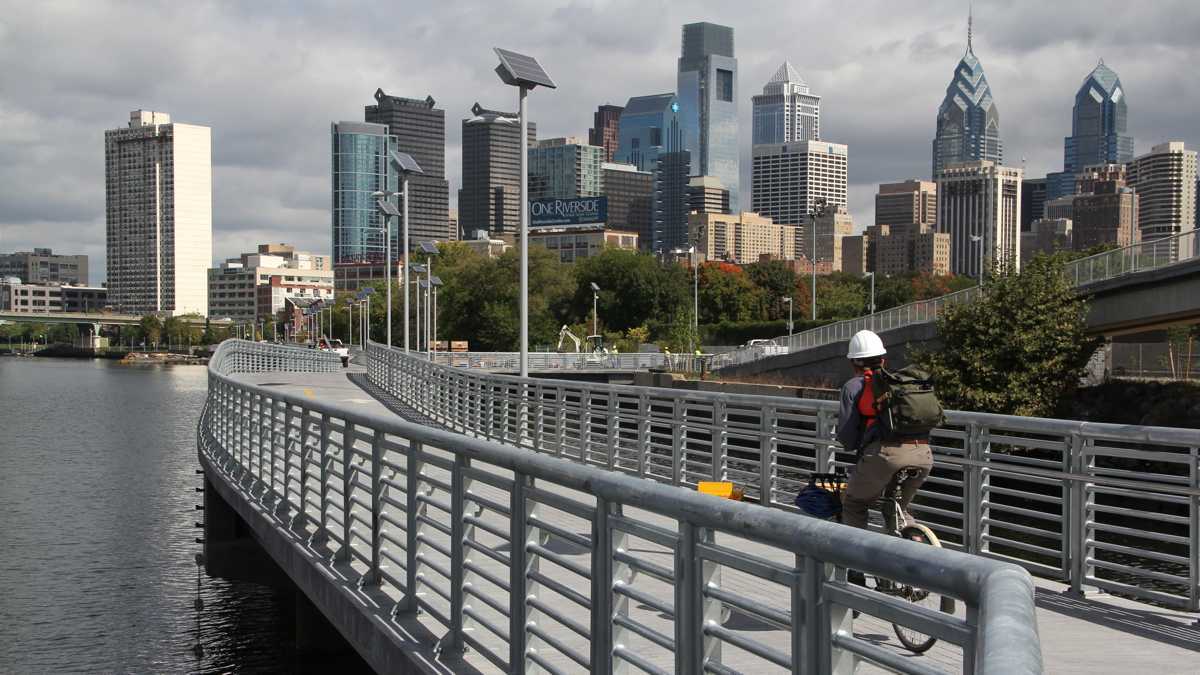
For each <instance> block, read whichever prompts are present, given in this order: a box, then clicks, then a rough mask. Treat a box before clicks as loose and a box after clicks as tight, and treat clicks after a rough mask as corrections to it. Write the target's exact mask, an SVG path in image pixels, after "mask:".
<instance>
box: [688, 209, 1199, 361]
mask: <svg viewBox="0 0 1200 675" xmlns="http://www.w3.org/2000/svg"><path fill="white" fill-rule="evenodd" d="M1198 256H1200V239H1198V238H1197V232H1196V231H1195V230H1191V231H1188V232H1183V233H1180V234H1176V235H1172V236H1170V237H1162V238H1159V239H1147V240H1145V241H1140V242H1138V243H1136V244H1132V245H1129V246H1125V247H1123V248H1118V249H1113V250H1111V251H1105V252H1103V253H1097V254H1096V255H1092V256H1088V257H1086V258H1080V259H1078V260H1072V261H1071V262H1069V263H1067V264H1066V266H1065V267H1064V269H1063V274H1064V275H1065V276H1066V277H1067V279H1069V280H1071V282H1072V283H1073V284H1075V286H1079V287H1082V286H1087V285H1088V284H1094V283H1097V282H1100V281H1106V280H1108V279H1113V278H1116V277H1119V276H1123V275H1126V274H1136V273H1138V272H1146V271H1149V270H1154V269H1159V268H1162V267H1169V266H1171V265H1176V264H1179V263H1182V262H1188V261H1191V260H1195V259H1196V258H1197V257H1198ZM980 292H981V289H980V287H979V286H972V287H971V288H967V289H963V290H961V291H955V292H954V293H948V294H946V295H942V296H939V297H936V298H930V299H929V300H918V301H916V302H910V303H908V304H906V305H900V306H899V307H893V308H891V309H886V310H883V311H882V312H875V313H874V314H867V315H865V316H860V317H858V318H856V319H847V320H845V321H837V322H834V323H830V324H827V325H824V326H818V327H816V328H812V329H809V330H806V331H803V332H800V333H793V334H791V335H781V336H779V337H777V338H775V339H774V342H775V343H776V344H779V345H782V346H784V347H786V348H787V350H788V351H789V352H797V351H801V350H804V349H812V348H814V347H820V346H823V345H827V344H833V343H837V342H845V341H848V340H849V339H850V338H851V337H853V336H854V334H855V333H857V332H858V331H860V330H871V331H875V332H877V333H878V332H882V331H888V330H894V329H896V328H903V327H904V326H911V325H914V324H920V323H928V322H930V321H936V320H937V318H938V316H939V315H940V314H941V313H942V312H944V311H945V310H946V308H948V307H951V306H953V305H957V304H962V303H965V302H972V301H974V300H975V299H976V298H978V297H979V294H980ZM765 355H767V354H765V353H764V352H763V351H762V350H761V349H760V350H757V351H756V350H755V349H754V348H752V347H751V348H742V349H737V350H734V351H731V352H726V353H725V354H718V355H717V356H716V357H715V358H714V359H713V361H712V363H711V367H712V368H726V367H729V366H736V365H739V364H742V363H749V362H751V361H757V360H758V359H760V358H763V357H764V356H765Z"/></svg>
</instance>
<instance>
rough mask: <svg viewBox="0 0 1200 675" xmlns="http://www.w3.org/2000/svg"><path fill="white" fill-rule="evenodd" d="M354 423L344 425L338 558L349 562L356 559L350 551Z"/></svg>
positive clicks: (352, 519)
mask: <svg viewBox="0 0 1200 675" xmlns="http://www.w3.org/2000/svg"><path fill="white" fill-rule="evenodd" d="M354 433H355V432H354V423H353V422H351V421H349V420H347V421H346V423H345V426H344V427H342V546H341V548H339V549H338V552H337V556H336V557H335V559H336V560H341V561H344V562H349V561H351V560H353V559H354V555H353V554H352V553H351V552H350V547H351V543H350V541H351V540H350V529H351V525H352V524H353V522H354V518H353V517H352V516H351V513H352V511H353V509H354V502H352V501H350V490H351V486H352V485H354V482H353V479H352V478H351V476H350V471H351V467H352V466H353V464H352V463H351V457H352V456H353V455H354Z"/></svg>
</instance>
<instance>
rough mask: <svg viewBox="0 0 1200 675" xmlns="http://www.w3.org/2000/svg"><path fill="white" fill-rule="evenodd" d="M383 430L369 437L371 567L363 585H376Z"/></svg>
mask: <svg viewBox="0 0 1200 675" xmlns="http://www.w3.org/2000/svg"><path fill="white" fill-rule="evenodd" d="M382 494H383V432H382V431H379V430H378V429H376V430H375V434H374V435H373V436H372V437H371V569H369V570H367V573H366V574H364V575H363V577H362V585H363V586H377V585H379V583H380V580H381V579H382V577H381V575H380V574H379V549H380V548H382V546H383V518H382V516H383V500H382V499H380V496H381V495H382Z"/></svg>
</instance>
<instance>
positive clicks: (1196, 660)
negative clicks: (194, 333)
mask: <svg viewBox="0 0 1200 675" xmlns="http://www.w3.org/2000/svg"><path fill="white" fill-rule="evenodd" d="M363 376H364V371H363V369H362V368H360V367H357V366H353V365H352V366H351V367H350V368H349V369H347V370H344V371H342V372H337V373H330V374H301V373H261V374H255V375H245V376H239V379H243V380H245V381H248V382H253V383H255V384H259V385H262V386H266V387H268V388H278V389H279V390H281V391H284V392H287V393H290V394H294V395H298V396H307V397H311V398H318V399H320V400H322V401H326V402H329V403H334V404H337V405H340V406H348V407H351V408H357V409H361V410H366V411H371V412H376V413H382V412H389V413H391V414H400V415H403V416H404V417H406V418H409V419H410V420H411V421H416V422H419V423H425V424H429V423H430V421H429V420H428V419H424V418H422V417H421V416H419V415H415V414H414V413H413V411H412V410H411V409H408V408H405V407H402V406H399V405H398V404H397V402H395V401H394V400H391V399H389V398H388V397H386V395H383V394H382V393H381V392H379V391H378V390H374V389H373V388H371V387H369V385H368V386H367V387H366V389H364V388H360V387H359V386H358V385H356V384H355V382H354V381H352V379H351V377H353V378H354V379H355V380H358V379H360V378H362V377H363ZM377 397H378V398H377ZM485 496H486V495H485ZM495 496H499V494H497V495H495ZM570 496H571V497H572V498H575V497H576V495H570ZM642 515H643V514H641V513H639V514H638V516H642ZM644 515H645V518H646V520H647V522H653V521H654V520H655V519H656V516H654V515H653V514H644ZM556 520H557V519H556V518H555V517H554V516H553V515H552V514H549V513H548V514H547V521H548V522H555V521H556ZM559 524H560V525H562V526H563V527H565V528H578V527H579V526H580V523H578V522H573V521H572V520H570V519H564V520H562V522H561V523H559ZM664 525H666V523H664ZM558 543H559V544H561V546H559V547H557V549H558V550H559V551H561V552H563V553H566V554H567V555H572V556H574V555H578V556H581V557H580V560H581V562H583V561H585V560H586V556H587V555H589V554H590V551H588V550H585V549H581V550H578V551H572V546H573V545H572V544H570V543H569V542H566V541H562V542H558ZM731 543H733V542H731ZM734 545H741V544H740V543H735V544H734ZM748 552H749V551H748ZM643 553H652V552H651V551H644V552H643ZM754 553H756V554H759V555H768V553H767V552H766V551H765V547H764V550H763V551H754ZM776 553H779V554H782V552H776ZM662 554H663V560H662V561H659V562H660V563H666V562H669V560H670V557H669V551H663V552H662ZM485 562H486V559H485ZM780 562H783V563H786V562H787V561H784V560H782V559H781V560H780ZM1035 583H1036V586H1037V597H1036V600H1037V606H1038V626H1039V632H1040V634H1041V641H1042V653H1043V658H1044V662H1045V671H1046V672H1047V673H1080V674H1083V673H1088V674H1091V673H1145V674H1146V675H1174V674H1177V673H1178V674H1180V675H1184V674H1195V673H1198V672H1200V666H1198V665H1197V664H1200V623H1198V622H1197V617H1196V616H1194V615H1188V614H1185V613H1181V612H1176V611H1171V610H1166V609H1161V608H1157V607H1154V606H1151V605H1147V604H1144V603H1139V602H1135V601H1131V600H1126V599H1123V598H1117V597H1113V596H1109V595H1100V596H1096V597H1089V598H1086V599H1080V598H1074V597H1071V596H1068V595H1065V594H1064V593H1063V591H1064V589H1065V588H1066V587H1065V586H1063V585H1062V584H1059V583H1056V582H1053V581H1048V580H1043V579H1036V578H1035ZM722 585H723V586H726V587H728V588H730V589H731V590H734V591H736V592H738V593H743V594H747V595H756V594H758V593H762V594H763V595H764V597H763V601H764V602H768V603H770V602H773V601H774V600H777V599H772V598H771V597H770V595H769V589H765V590H764V589H761V588H760V589H756V588H755V587H753V586H750V585H744V584H743V582H742V580H739V579H737V575H736V573H735V574H726V575H725V576H724V577H723V580H722ZM664 591H666V589H665V588H664ZM665 599H666V600H667V601H670V596H669V595H668V596H667V597H666V598H665ZM555 604H557V603H555ZM959 605H960V608H959V611H960V613H961V611H962V608H961V603H959ZM423 623H428V624H429V628H430V631H431V632H432V633H437V632H438V631H440V630H441V628H440V627H438V626H437V625H436V623H435V622H433V621H432V620H431V619H428V618H425V619H423ZM585 624H586V622H585ZM664 627H669V623H667V624H666V625H665V626H664ZM668 630H669V628H668ZM746 630H750V631H756V632H757V635H756V636H755V639H758V640H769V641H771V642H774V641H775V639H778V640H779V641H780V643H781V644H780V647H781V648H783V649H786V648H787V642H786V639H787V636H786V633H784V632H782V631H770V630H763V629H762V627H749V628H746ZM854 632H855V634H856V635H858V636H859V637H862V638H864V639H870V640H872V641H875V642H877V643H878V644H880V645H881V646H885V647H888V648H889V649H892V650H894V651H895V652H896V653H898V654H903V655H905V656H906V657H909V658H914V659H919V660H921V662H922V664H923V665H925V666H927V667H931V668H933V669H936V670H940V671H945V672H959V671H960V669H961V666H960V663H961V650H959V649H958V648H956V647H953V646H951V645H944V644H940V643H939V644H938V645H937V646H935V647H934V648H933V649H932V650H931V651H930V652H929V653H927V654H925V655H923V656H915V655H909V654H908V653H907V652H906V651H905V650H904V649H903V647H901V646H900V645H899V644H898V642H897V641H896V639H895V636H894V635H893V633H892V630H891V626H890V625H889V624H887V623H885V622H882V621H879V620H877V619H874V618H872V617H868V616H863V617H860V618H859V619H858V620H856V621H855V622H854ZM771 633H778V636H775V635H771ZM562 637H563V639H564V642H566V643H567V644H568V645H570V646H572V647H573V648H582V649H583V653H586V647H582V646H580V645H574V642H576V640H574V639H572V638H574V637H575V636H574V635H573V634H570V632H569V631H568V632H565V633H564V634H563V636H562ZM583 644H584V645H585V644H586V643H583ZM496 646H497V647H499V643H498V644H497V645H496ZM464 660H465V661H466V663H461V662H460V663H459V664H458V665H459V667H461V666H465V665H470V666H474V667H475V668H478V669H479V670H480V671H483V672H488V671H491V670H493V669H494V668H493V666H492V665H491V664H490V663H489V662H487V661H486V660H485V659H483V658H482V657H480V656H475V655H473V654H472V653H471V652H468V654H467V655H466V657H465V659H464ZM653 661H654V662H655V663H656V665H659V666H663V667H667V668H669V667H670V664H669V662H663V663H658V661H659V659H653ZM563 665H574V664H570V663H569V662H568V663H565V664H563ZM745 665H746V666H750V664H749V663H747V664H745ZM859 672H863V673H866V672H878V671H876V670H875V669H874V668H870V669H869V668H866V667H863V668H861V669H860V671H859Z"/></svg>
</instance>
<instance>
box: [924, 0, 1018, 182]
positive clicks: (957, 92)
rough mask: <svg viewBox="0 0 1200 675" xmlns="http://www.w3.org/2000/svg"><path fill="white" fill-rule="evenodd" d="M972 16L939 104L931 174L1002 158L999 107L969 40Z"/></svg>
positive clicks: (935, 175)
mask: <svg viewBox="0 0 1200 675" xmlns="http://www.w3.org/2000/svg"><path fill="white" fill-rule="evenodd" d="M972 23H973V18H972V17H968V18H967V53H966V54H963V57H962V60H961V61H959V62H958V66H957V67H956V68H955V69H954V79H952V80H951V81H950V86H948V87H946V97H945V98H944V99H942V105H941V107H940V108H938V116H937V135H936V136H935V137H934V139H933V177H934V179H936V178H937V176H938V174H939V173H940V172H941V171H942V170H943V169H945V168H946V167H947V166H948V165H950V164H957V163H959V162H971V161H975V160H989V161H992V162H995V163H997V164H1000V163H1001V160H1003V158H1004V147H1003V144H1001V142H1000V111H999V110H997V109H996V102H995V101H994V100H992V90H991V87H989V86H988V81H987V77H985V76H984V74H983V64H981V63H980V62H979V59H978V58H977V57H976V56H975V50H974V47H973V45H972V44H971V32H972Z"/></svg>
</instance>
